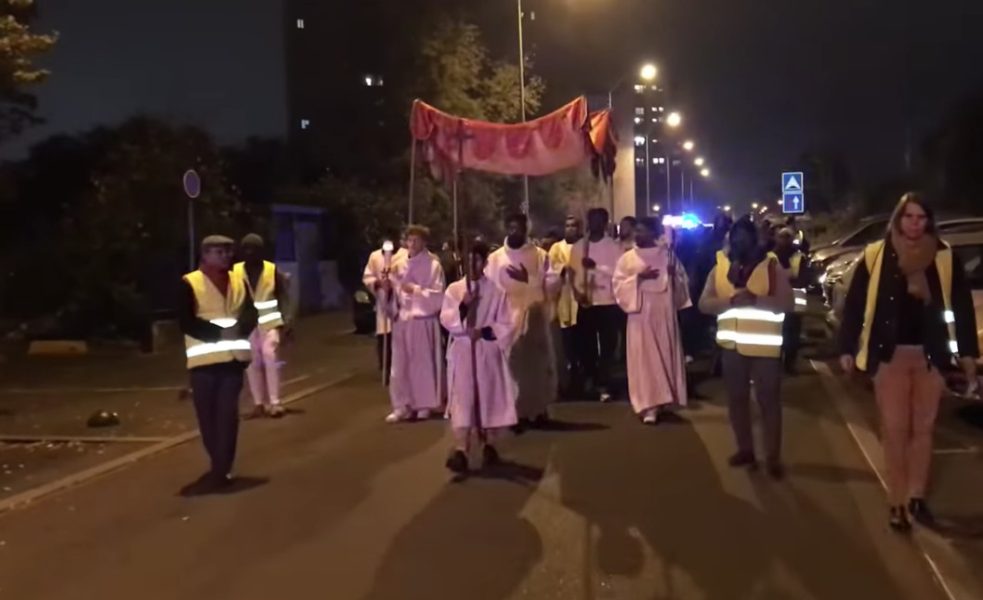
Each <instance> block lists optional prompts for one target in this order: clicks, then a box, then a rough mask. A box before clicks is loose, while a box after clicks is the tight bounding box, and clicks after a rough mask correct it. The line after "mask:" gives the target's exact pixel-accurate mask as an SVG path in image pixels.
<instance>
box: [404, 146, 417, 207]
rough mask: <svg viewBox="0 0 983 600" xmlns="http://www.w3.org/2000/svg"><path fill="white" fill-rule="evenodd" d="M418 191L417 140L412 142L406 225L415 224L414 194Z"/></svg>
mask: <svg viewBox="0 0 983 600" xmlns="http://www.w3.org/2000/svg"><path fill="white" fill-rule="evenodd" d="M415 191H416V138H415V137H413V138H412V141H411V142H410V193H409V200H408V203H409V206H408V207H407V215H406V224H407V225H412V224H413V193H414V192H415Z"/></svg>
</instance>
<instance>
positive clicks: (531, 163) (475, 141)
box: [410, 96, 615, 177]
mask: <svg viewBox="0 0 983 600" xmlns="http://www.w3.org/2000/svg"><path fill="white" fill-rule="evenodd" d="M610 121H611V119H610V111H608V110H604V111H599V112H596V113H594V114H588V112H587V99H586V98H584V97H582V96H581V97H580V98H577V99H576V100H574V101H572V102H570V103H569V104H567V105H565V106H563V107H561V108H559V109H558V110H555V111H553V112H552V113H550V114H548V115H546V116H543V117H540V118H538V119H534V120H532V121H527V122H525V123H516V124H502V123H489V122H487V121H476V120H474V119H466V118H463V117H457V116H454V115H451V114H448V113H445V112H443V111H441V110H438V109H437V108H434V107H433V106H430V105H429V104H426V103H425V102H422V101H420V100H416V101H415V102H414V103H413V112H412V114H411V117H410V130H411V133H412V135H413V139H414V140H416V141H418V142H421V143H422V144H423V145H424V148H425V152H424V156H425V157H426V160H427V161H428V162H429V163H430V164H431V166H432V167H434V169H435V171H438V172H445V173H446V172H453V171H454V170H457V169H472V170H476V171H485V172H489V173H498V174H501V175H533V176H535V175H549V174H551V173H556V172H558V171H563V170H566V169H570V168H572V167H576V166H580V165H584V164H586V163H588V162H590V163H592V164H593V165H594V168H595V172H597V173H599V174H603V175H604V176H605V177H610V175H611V173H612V172H613V170H614V169H613V166H614V152H615V143H614V138H613V134H612V128H611V123H610Z"/></svg>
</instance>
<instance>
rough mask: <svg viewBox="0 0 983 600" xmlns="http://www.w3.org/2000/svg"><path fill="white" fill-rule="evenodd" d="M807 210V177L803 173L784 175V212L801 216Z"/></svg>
mask: <svg viewBox="0 0 983 600" xmlns="http://www.w3.org/2000/svg"><path fill="white" fill-rule="evenodd" d="M805 210H806V195H805V177H804V176H803V174H802V173H801V172H792V173H782V212H783V213H785V214H787V215H788V214H801V213H804V212H805Z"/></svg>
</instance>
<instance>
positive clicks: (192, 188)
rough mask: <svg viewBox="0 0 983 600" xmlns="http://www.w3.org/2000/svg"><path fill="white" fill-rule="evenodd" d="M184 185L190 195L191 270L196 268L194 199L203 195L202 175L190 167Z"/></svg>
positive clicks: (189, 250) (185, 175) (183, 181)
mask: <svg viewBox="0 0 983 600" xmlns="http://www.w3.org/2000/svg"><path fill="white" fill-rule="evenodd" d="M181 183H182V185H183V187H184V194H185V195H186V196H187V197H188V266H189V270H190V271H194V270H195V267H196V265H195V254H196V252H195V203H194V200H195V198H197V197H198V196H200V195H201V177H199V176H198V172H197V171H195V170H194V169H188V170H187V171H185V172H184V177H182V178H181Z"/></svg>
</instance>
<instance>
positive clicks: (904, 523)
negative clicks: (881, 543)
mask: <svg viewBox="0 0 983 600" xmlns="http://www.w3.org/2000/svg"><path fill="white" fill-rule="evenodd" d="M887 523H888V525H890V526H891V529H893V530H895V531H897V532H899V533H907V532H909V531H911V521H909V520H908V513H906V512H905V509H904V506H892V507H891V513H890V517H889V519H888V522H887Z"/></svg>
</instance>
